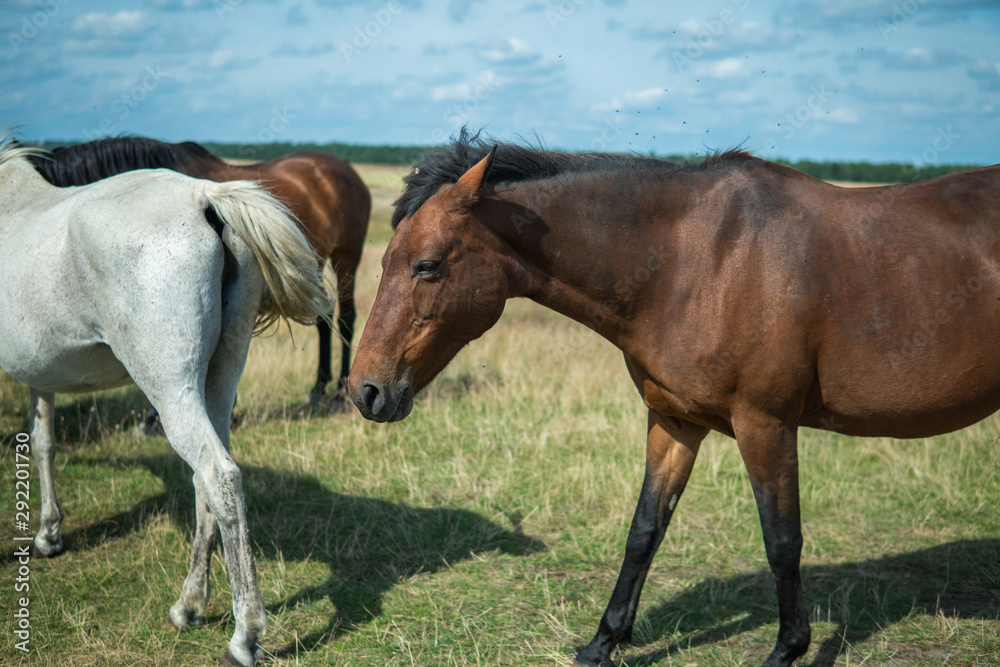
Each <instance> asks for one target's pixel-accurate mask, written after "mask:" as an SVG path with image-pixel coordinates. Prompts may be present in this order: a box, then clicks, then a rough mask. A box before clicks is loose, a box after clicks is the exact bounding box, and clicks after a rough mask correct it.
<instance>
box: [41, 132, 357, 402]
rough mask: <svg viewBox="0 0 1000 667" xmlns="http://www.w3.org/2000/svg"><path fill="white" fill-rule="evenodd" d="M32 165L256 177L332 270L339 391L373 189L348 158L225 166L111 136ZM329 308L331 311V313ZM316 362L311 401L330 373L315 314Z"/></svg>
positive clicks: (203, 152) (79, 179)
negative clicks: (339, 349)
mask: <svg viewBox="0 0 1000 667" xmlns="http://www.w3.org/2000/svg"><path fill="white" fill-rule="evenodd" d="M31 161H32V163H33V164H34V165H35V169H36V170H38V172H39V173H41V174H42V176H44V177H45V179H46V180H48V181H49V182H50V183H52V184H53V185H58V186H67V185H86V184H87V183H93V182H94V181H97V180H101V179H103V178H107V177H108V176H114V175H115V174H119V173H122V172H125V171H131V170H133V169H156V168H164V169H172V170H174V171H179V172H181V173H182V174H187V175H188V176H192V177H194V178H205V179H208V180H212V181H236V180H249V181H258V182H259V183H260V184H261V185H262V186H263V187H264V188H265V189H267V190H268V191H270V192H271V194H273V195H275V196H276V197H278V199H280V200H281V201H282V202H283V203H284V204H285V205H286V206H287V207H288V208H289V210H290V211H291V212H292V214H293V215H294V216H295V219H296V220H297V221H298V224H299V227H300V229H302V232H303V233H304V234H305V236H306V239H308V241H309V243H311V244H312V246H313V249H315V251H316V254H317V255H318V256H319V257H320V259H321V260H326V259H329V260H330V264H331V266H332V268H333V270H334V272H335V273H336V275H337V301H338V303H339V311H340V314H339V316H338V318H337V326H338V329H339V333H340V340H341V362H340V378H339V381H338V384H337V392H338V398H341V397H342V394H341V391H342V389H343V387H344V385H345V382H346V379H347V373H348V369H349V368H350V361H351V341H352V339H353V338H354V320H355V318H356V316H357V313H356V309H355V306H354V277H355V273H356V272H357V268H358V262H359V261H360V260H361V251H362V249H363V247H364V240H365V234H366V233H367V231H368V218H369V215H370V214H371V194H370V193H369V191H368V187H367V186H366V185H365V184H364V182H363V181H362V180H361V177H360V176H358V174H357V172H356V171H354V169H353V168H352V167H351V165H350V164H349V163H348V162H346V161H344V160H341V159H340V158H337V157H334V156H332V155H326V154H323V153H313V152H302V153H294V154H292V155H289V156H286V157H282V158H278V159H276V160H268V161H266V162H257V163H254V164H248V165H231V164H227V163H226V162H224V161H222V160H220V159H219V158H218V157H216V156H215V155H213V154H212V153H211V152H209V151H208V149H206V148H205V147H203V146H201V145H200V144H196V143H194V142H191V141H185V142H183V143H179V144H168V143H165V142H162V141H157V140H155V139H147V138H144V137H116V138H110V139H100V140H98V141H91V142H88V143H84V144H75V145H72V146H64V147H60V148H56V149H55V150H53V151H52V152H51V153H49V154H48V155H35V156H32V157H31ZM332 319H333V313H330V320H332ZM316 329H317V331H318V333H319V362H318V365H317V370H316V383H315V385H314V386H313V388H312V390H311V391H310V392H309V401H310V403H315V402H317V401H318V400H319V397H320V396H322V395H323V393H324V391H325V388H326V385H327V383H328V382H330V381H331V380H332V379H333V371H332V367H331V366H332V363H331V337H332V331H331V327H330V322H329V321H328V320H326V319H323V318H319V319H317V320H316Z"/></svg>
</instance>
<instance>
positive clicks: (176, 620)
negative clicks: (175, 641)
mask: <svg viewBox="0 0 1000 667" xmlns="http://www.w3.org/2000/svg"><path fill="white" fill-rule="evenodd" d="M193 480H194V499H195V508H196V509H195V513H196V521H197V524H196V526H195V531H194V540H193V542H192V544H191V566H190V568H189V569H188V575H187V577H186V578H185V579H184V585H183V587H182V588H181V597H180V599H178V600H177V602H175V603H174V606H172V607H171V608H170V622H171V623H173V624H174V627H176V628H178V629H180V630H184V629H186V628H188V627H190V626H197V625H201V624H202V623H204V622H205V607H206V606H208V599H209V597H210V596H211V594H212V586H211V583H210V579H209V574H210V571H211V567H212V552H213V551H214V550H215V544H216V539H217V536H218V530H219V522H218V521H216V519H215V515H214V514H212V510H211V509H210V508H209V505H208V489H207V488H206V486H205V481H204V480H203V479H202V477H201V475H198V474H195V475H194V477H193Z"/></svg>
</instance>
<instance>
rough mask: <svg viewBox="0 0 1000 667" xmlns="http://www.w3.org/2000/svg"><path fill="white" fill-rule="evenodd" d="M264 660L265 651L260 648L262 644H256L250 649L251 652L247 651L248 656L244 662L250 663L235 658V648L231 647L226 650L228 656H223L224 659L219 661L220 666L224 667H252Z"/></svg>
mask: <svg viewBox="0 0 1000 667" xmlns="http://www.w3.org/2000/svg"><path fill="white" fill-rule="evenodd" d="M263 659H264V649H262V648H261V647H260V644H258V643H257V642H254V643H253V646H251V647H250V650H249V651H246V655H245V656H244V660H248V661H249V662H245V661H244V660H240V659H239V658H237V657H236V656H234V655H233V647H232V645H230V647H229V648H228V649H226V654H225V655H224V656H222V659H221V660H219V663H218V664H219V665H221V666H222V667H228V666H229V665H233V666H234V667H251V665H253V664H254V663H255V662H257V661H258V660H263Z"/></svg>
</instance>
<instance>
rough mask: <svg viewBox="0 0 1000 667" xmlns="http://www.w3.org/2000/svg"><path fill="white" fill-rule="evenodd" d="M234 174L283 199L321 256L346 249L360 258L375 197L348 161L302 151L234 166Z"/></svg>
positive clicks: (233, 175)
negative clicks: (255, 162) (258, 184)
mask: <svg viewBox="0 0 1000 667" xmlns="http://www.w3.org/2000/svg"><path fill="white" fill-rule="evenodd" d="M230 173H231V175H232V176H231V177H237V178H247V179H250V180H258V181H260V184H261V185H262V186H263V187H264V188H266V189H267V190H269V191H270V192H271V193H272V194H274V195H275V196H276V197H278V198H279V199H281V201H282V202H283V203H284V204H285V205H286V206H288V208H289V210H290V211H291V212H292V213H293V214H294V216H295V218H296V220H297V221H298V222H299V227H300V228H301V229H302V232H303V233H304V234H305V235H306V238H307V239H308V240H309V242H310V244H312V246H313V248H314V249H315V250H316V253H317V254H318V255H319V256H320V257H324V258H325V257H329V256H331V254H333V253H334V252H335V251H337V250H341V249H344V250H349V251H350V253H352V254H356V255H357V256H360V254H361V248H362V247H363V245H364V238H365V234H366V233H367V231H368V218H369V216H370V214H371V194H370V193H369V191H368V187H367V186H366V185H365V184H364V181H362V180H361V177H360V176H359V175H358V173H357V172H356V171H355V170H354V169H353V168H352V167H351V165H350V164H349V163H348V162H346V161H345V160H341V159H340V158H338V157H335V156H333V155H327V154H324V153H315V152H300V153H294V154H292V155H288V156H286V157H282V158H278V159H275V160H268V161H266V162H260V163H257V164H252V165H243V166H233V167H232V168H231V172H230Z"/></svg>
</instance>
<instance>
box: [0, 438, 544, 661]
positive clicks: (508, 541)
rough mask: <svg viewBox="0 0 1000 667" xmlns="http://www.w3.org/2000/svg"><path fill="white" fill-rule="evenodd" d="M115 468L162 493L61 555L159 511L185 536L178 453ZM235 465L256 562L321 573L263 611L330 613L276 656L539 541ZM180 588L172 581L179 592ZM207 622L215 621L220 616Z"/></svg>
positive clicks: (186, 478) (469, 517)
mask: <svg viewBox="0 0 1000 667" xmlns="http://www.w3.org/2000/svg"><path fill="white" fill-rule="evenodd" d="M99 465H102V466H107V465H109V464H108V463H107V462H101V463H100V464H99ZM114 465H115V466H116V467H120V468H142V469H145V470H148V471H149V472H151V473H152V474H153V475H155V476H156V477H158V478H160V479H161V480H162V481H163V485H164V487H165V490H164V492H163V493H161V494H158V495H156V496H153V497H150V498H147V499H146V500H144V501H142V502H140V503H138V504H136V505H134V506H133V507H132V508H130V509H129V510H127V511H125V512H122V513H119V514H117V515H115V516H111V517H108V518H107V519H104V520H103V521H100V522H98V523H94V524H91V525H89V526H86V527H83V528H80V529H77V530H74V531H71V532H68V533H66V534H64V535H63V540H64V544H65V548H66V551H82V550H86V549H92V548H94V547H95V546H98V545H100V544H101V543H103V542H106V541H108V540H113V539H117V538H120V537H123V536H125V535H127V534H129V533H131V532H133V531H136V530H140V529H141V527H142V526H143V525H144V523H145V522H146V521H147V519H148V518H149V517H151V516H155V515H157V514H165V515H166V516H168V517H170V519H171V520H172V521H173V522H174V523H175V524H177V525H179V526H180V527H181V529H182V530H185V531H186V532H188V533H189V534H191V533H193V531H194V522H195V519H194V514H195V513H194V487H193V485H192V483H191V470H190V468H188V466H187V465H186V464H185V463H184V462H183V461H182V460H181V459H180V458H179V457H178V456H176V455H175V454H173V453H170V454H162V455H157V456H149V457H139V458H136V459H131V460H122V461H119V462H116V463H115V464H114ZM240 468H241V470H242V472H243V490H244V494H245V496H246V501H247V518H248V521H249V528H250V539H251V540H252V541H253V542H254V544H255V545H256V549H255V554H256V555H257V557H258V558H263V559H268V560H277V559H279V558H280V559H282V560H284V561H300V560H309V561H312V562H321V563H325V564H326V565H327V566H328V567H329V569H330V576H329V578H328V579H327V580H326V581H324V582H323V583H321V584H318V585H316V586H309V587H306V588H303V589H302V590H300V591H298V592H296V593H294V594H293V595H291V596H289V597H288V598H286V599H284V600H280V601H276V602H272V603H270V604H268V605H267V609H268V611H270V612H272V613H280V612H281V610H282V609H284V608H286V607H293V606H295V605H297V604H300V603H308V602H312V601H315V600H320V599H323V598H326V599H329V600H330V601H331V602H332V603H333V605H334V606H335V608H336V610H337V612H336V614H335V615H334V616H333V617H332V618H331V619H330V620H329V623H327V625H326V627H325V628H322V629H318V630H315V631H313V632H311V633H310V634H308V635H307V636H305V637H300V638H299V640H298V642H297V643H296V644H291V645H288V646H285V647H279V648H277V650H276V651H275V655H277V656H279V657H281V656H285V655H292V654H295V652H296V651H297V650H299V651H301V650H312V649H314V648H317V647H318V646H321V645H323V644H325V643H327V642H329V641H330V640H331V639H333V638H336V637H339V636H341V635H343V634H345V633H347V632H350V631H351V629H352V628H355V627H357V626H358V625H360V624H363V623H365V622H367V621H369V620H370V619H372V618H375V617H377V616H378V615H379V614H380V613H381V610H382V598H383V596H384V595H385V593H386V592H388V591H389V590H391V589H392V588H393V587H394V586H395V585H396V584H397V583H398V582H400V581H403V580H406V579H408V578H410V577H412V576H414V575H416V574H420V573H433V572H435V571H437V570H439V569H442V568H446V567H448V566H449V565H450V564H453V563H456V562H459V561H462V560H465V559H468V558H470V557H471V556H472V555H474V554H476V553H488V552H492V551H499V552H501V553H504V554H509V555H513V556H523V555H528V554H531V553H535V552H538V551H544V550H545V548H546V547H545V545H544V543H542V542H540V541H539V540H536V539H534V538H531V537H529V536H527V535H524V534H523V533H521V532H518V531H516V530H515V531H510V530H507V529H505V528H503V527H502V526H499V525H497V524H496V523H493V522H492V521H489V520H487V519H484V518H483V517H481V516H479V515H478V514H476V513H474V512H470V511H468V510H463V509H450V508H443V507H442V508H418V507H410V506H407V505H403V504H399V503H391V502H386V501H384V500H379V499H377V498H364V497H359V496H349V495H344V494H340V493H334V492H332V491H330V490H329V489H327V488H326V487H324V486H323V485H322V484H321V483H319V482H318V481H317V480H316V479H314V478H312V477H310V476H307V475H300V474H295V473H289V472H284V471H278V470H272V469H269V468H261V467H257V466H250V465H245V464H244V465H241V466H240ZM0 560H2V559H0ZM180 585H181V581H180V580H179V581H178V582H177V588H178V591H179V590H180ZM208 620H209V622H217V621H219V620H221V617H219V618H209V619H208Z"/></svg>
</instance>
